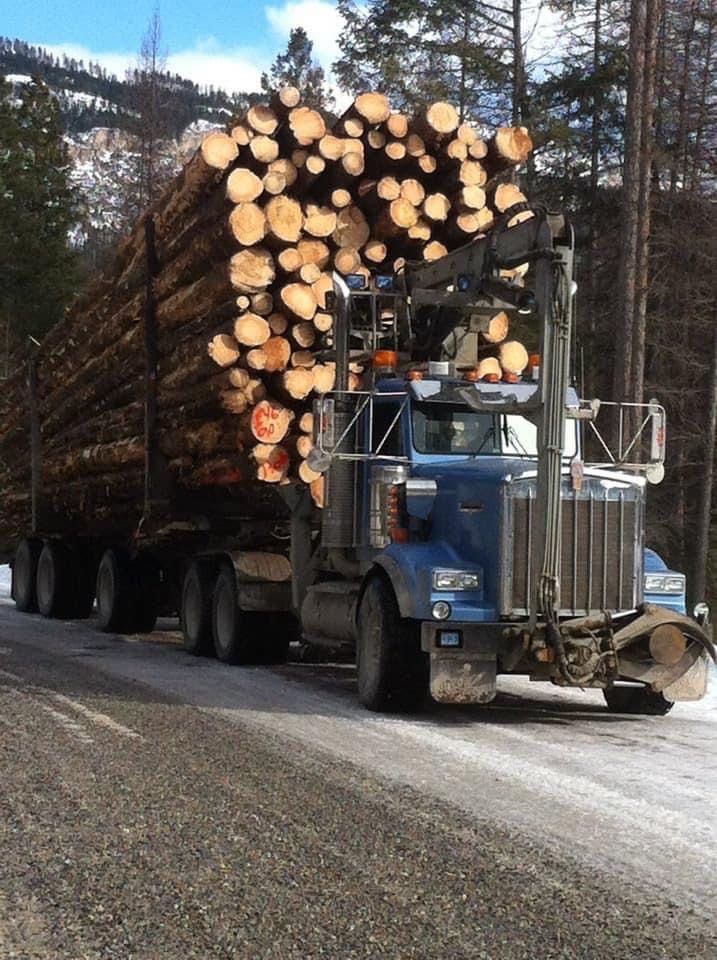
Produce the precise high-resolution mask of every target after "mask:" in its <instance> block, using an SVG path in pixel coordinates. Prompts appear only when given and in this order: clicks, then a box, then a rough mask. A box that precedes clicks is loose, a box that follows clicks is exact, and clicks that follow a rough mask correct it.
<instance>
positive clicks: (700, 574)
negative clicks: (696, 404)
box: [690, 325, 717, 602]
mask: <svg viewBox="0 0 717 960" xmlns="http://www.w3.org/2000/svg"><path fill="white" fill-rule="evenodd" d="M707 402H708V408H707V423H706V424H705V429H706V437H705V447H704V464H703V469H702V480H701V482H700V493H699V502H698V509H697V542H696V544H695V564H694V571H693V574H692V587H691V589H690V595H691V598H692V601H693V602H697V601H700V600H704V599H705V596H706V592H707V559H708V555H709V547H710V521H711V519H712V490H713V486H714V464H715V432H716V431H717V325H714V326H713V334H712V368H711V373H710V385H709V395H708V401H707Z"/></svg>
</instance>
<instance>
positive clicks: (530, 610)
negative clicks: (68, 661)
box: [12, 208, 715, 714]
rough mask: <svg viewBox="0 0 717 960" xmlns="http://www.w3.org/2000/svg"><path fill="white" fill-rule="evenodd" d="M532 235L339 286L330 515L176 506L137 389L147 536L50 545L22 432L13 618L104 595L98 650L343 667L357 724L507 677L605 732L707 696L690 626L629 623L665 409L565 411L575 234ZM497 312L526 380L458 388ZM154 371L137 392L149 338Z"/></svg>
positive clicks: (634, 611) (265, 502)
mask: <svg viewBox="0 0 717 960" xmlns="http://www.w3.org/2000/svg"><path fill="white" fill-rule="evenodd" d="M531 210H534V208H531ZM515 212H516V210H515V209H511V210H510V211H508V212H507V214H506V216H505V218H504V223H506V222H507V220H508V218H509V216H512V215H514V214H515ZM534 212H535V214H536V215H535V216H533V217H532V219H529V220H527V221H526V222H523V223H520V224H519V225H517V226H513V227H511V228H510V229H507V228H500V227H497V228H496V229H495V230H494V231H493V232H492V233H491V234H490V236H488V237H484V238H481V239H478V240H477V241H475V242H473V243H471V244H468V245H467V246H464V247H461V248H459V249H457V250H455V251H453V252H452V253H450V254H448V255H447V256H445V257H442V258H440V259H438V260H436V261H434V262H431V263H421V264H413V263H408V264H406V266H405V268H404V269H403V270H402V271H401V272H400V273H398V274H396V275H391V276H385V277H384V276H375V277H373V278H372V280H371V281H370V283H368V284H367V283H366V280H365V278H364V277H362V276H356V277H352V276H349V277H346V278H343V277H340V276H339V275H338V274H336V275H335V287H334V293H333V297H331V298H330V301H331V302H330V308H331V310H332V312H333V314H334V331H335V335H334V342H333V346H332V348H331V349H332V356H331V357H330V358H329V359H333V360H335V362H336V365H337V367H336V371H337V375H336V385H335V389H334V390H332V391H331V392H330V393H327V394H326V395H324V396H322V397H321V398H320V399H319V400H317V401H316V403H315V407H314V449H313V450H312V452H311V454H310V455H309V463H310V466H311V468H312V470H313V471H315V472H317V473H320V474H322V475H323V476H324V477H325V481H326V486H325V491H326V492H325V503H324V508H323V510H318V509H316V507H315V506H314V505H313V503H312V500H311V497H310V496H309V491H308V488H307V487H306V486H304V485H301V484H295V483H288V484H286V485H281V486H268V485H264V486H263V489H262V490H261V491H258V490H253V492H252V493H251V495H250V496H247V494H246V492H245V491H243V490H240V489H238V488H237V487H234V486H232V484H231V483H230V482H229V480H228V481H227V484H226V486H225V487H223V488H221V489H215V490H213V492H212V493H211V495H207V494H199V493H193V494H191V495H190V494H187V493H185V494H184V495H182V496H181V497H180V496H178V495H177V493H176V491H173V489H172V485H171V483H170V482H169V481H168V480H167V473H166V471H165V470H163V465H162V458H161V455H160V454H159V452H158V450H157V449H156V446H155V445H154V444H153V440H152V437H153V433H152V415H153V414H152V392H151V388H152V379H151V376H148V378H147V404H146V406H147V426H146V447H147V449H146V464H145V475H146V481H145V497H144V503H143V504H138V507H137V514H138V518H137V519H138V520H139V522H138V523H137V524H136V525H135V526H134V527H133V528H132V529H131V530H129V529H123V528H122V526H121V525H119V524H118V525H117V526H116V528H115V529H113V528H112V525H111V523H110V525H109V526H107V527H106V528H103V529H102V531H99V530H97V529H92V528H91V527H87V528H83V527H82V525H81V524H78V525H73V528H72V529H65V527H66V522H65V521H64V520H63V517H62V516H60V515H53V514H52V513H51V512H48V510H47V509H46V507H45V506H44V505H43V503H42V498H41V497H40V496H39V494H38V493H37V491H36V490H35V483H36V478H37V477H38V476H39V461H40V458H41V450H40V443H39V437H38V431H37V429H35V428H33V430H31V443H32V448H33V529H32V530H31V531H28V534H27V537H26V538H25V539H24V540H23V541H22V542H21V543H20V544H19V545H18V546H17V548H16V550H15V552H14V556H13V557H12V562H13V596H14V598H15V601H16V604H17V606H18V608H19V609H21V610H27V611H29V610H33V609H37V608H39V610H40V612H41V613H43V614H44V615H46V616H71V617H77V616H88V615H89V614H90V611H91V610H92V607H93V603H94V600H95V597H96V600H97V608H98V618H99V625H100V627H101V629H103V630H105V631H107V632H117V633H121V632H139V631H146V630H151V629H152V627H153V625H154V623H155V620H156V617H157V616H158V614H160V613H176V612H179V615H180V619H181V624H182V631H183V636H184V643H185V646H186V648H187V650H189V651H190V652H192V653H195V654H214V655H216V656H217V657H218V658H219V659H220V660H223V661H226V662H232V663H256V662H272V661H276V660H279V659H281V658H283V657H285V656H286V654H287V651H288V647H289V643H290V642H291V641H292V640H299V639H301V640H303V642H304V643H305V644H308V645H312V646H318V647H324V648H329V649H346V648H349V649H353V650H355V654H356V663H357V674H358V693H359V698H360V700H361V702H362V703H363V704H364V705H365V706H366V707H368V708H369V709H372V710H413V709H417V708H418V707H420V705H421V703H422V702H423V701H424V700H425V699H426V697H427V694H428V692H429V691H430V695H431V696H432V697H433V698H434V699H435V700H437V701H441V702H448V703H485V702H488V701H490V700H491V699H492V698H493V696H494V695H495V689H496V676H497V675H498V674H501V673H520V674H525V675H528V676H530V678H531V679H534V680H546V681H551V682H552V683H555V684H559V685H564V686H581V687H598V688H602V689H603V690H604V694H605V698H606V701H607V705H608V707H609V708H610V709H613V710H617V711H620V712H632V713H652V714H661V713H666V712H667V710H668V709H669V708H670V706H671V704H672V703H673V702H674V701H677V700H691V699H698V698H699V697H701V696H702V695H703V694H704V692H705V689H706V682H707V667H708V658H710V657H711V658H712V659H714V657H715V650H714V647H713V645H712V642H711V639H710V636H709V633H708V630H707V627H706V624H704V623H698V622H697V621H696V620H694V619H692V618H689V617H687V616H684V615H682V614H680V613H678V612H675V611H673V610H669V609H665V608H662V607H659V606H656V605H654V604H645V603H644V602H643V572H644V571H643V566H644V524H645V495H646V489H647V483H648V482H649V481H659V479H661V475H662V472H663V462H664V442H665V416H664V410H663V408H662V407H661V406H660V405H659V404H658V403H657V402H655V401H651V402H650V403H649V404H645V405H634V404H633V405H629V404H622V405H621V404H606V403H601V402H599V401H596V400H592V401H584V400H581V399H579V397H578V395H577V393H576V391H575V389H574V387H573V385H572V384H571V378H570V372H569V368H570V365H571V344H572V330H571V326H572V311H573V297H574V290H575V285H574V282H573V241H572V231H571V228H570V226H569V225H567V224H566V223H565V221H564V220H563V218H561V217H556V216H552V215H549V214H547V213H544V212H540V211H539V210H534ZM526 270H527V272H526ZM522 274H525V278H524V280H523V279H521V280H517V279H516V278H518V277H519V276H521V275H522ZM496 310H504V311H506V313H507V314H508V315H509V316H510V317H511V319H513V320H515V321H516V322H517V323H522V324H523V325H524V326H525V327H526V329H529V330H531V331H532V333H533V336H534V339H535V340H536V342H537V343H539V349H540V352H539V355H536V356H534V357H533V358H532V362H531V366H530V368H529V376H528V378H526V379H520V378H518V377H508V378H507V379H506V378H503V379H498V377H487V378H484V379H481V380H477V379H476V377H475V374H474V373H470V372H469V373H468V374H467V375H466V374H465V373H464V372H463V370H462V369H461V368H462V364H461V355H462V352H463V351H464V350H465V349H466V347H467V346H468V347H469V346H470V345H471V342H472V344H473V346H472V350H473V357H475V351H476V346H475V344H476V342H477V340H476V338H477V334H478V332H479V331H480V330H481V329H484V326H483V325H484V324H485V323H486V322H487V320H488V319H489V318H490V317H491V316H494V315H495V312H496ZM471 338H473V340H471ZM146 348H147V354H148V369H149V368H150V361H151V354H152V347H151V331H150V335H149V336H148V337H147V343H146ZM367 362H370V364H371V366H372V370H371V373H370V374H369V379H368V382H367V383H364V387H365V389H362V390H359V391H356V390H350V389H349V376H350V372H351V368H352V364H355V363H361V364H364V365H365V364H366V363H367ZM470 366H471V368H473V367H474V366H475V364H474V363H473V364H470ZM508 381H510V382H508ZM30 387H31V388H32V376H31V377H30ZM30 413H31V422H32V390H31V400H30ZM606 418H607V419H609V421H610V429H609V431H606V430H604V429H602V430H601V429H600V427H599V423H600V421H601V419H602V420H605V419H606ZM590 451H597V456H595V457H593V458H592V461H593V462H588V461H589V460H591V458H590V457H589V456H588V454H589V452H590ZM140 518H141V519H140Z"/></svg>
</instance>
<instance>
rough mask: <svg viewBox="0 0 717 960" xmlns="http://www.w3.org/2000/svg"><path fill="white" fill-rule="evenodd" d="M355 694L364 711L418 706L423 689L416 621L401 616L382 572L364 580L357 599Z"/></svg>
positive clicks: (424, 660) (423, 656) (423, 664)
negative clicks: (365, 709)
mask: <svg viewBox="0 0 717 960" xmlns="http://www.w3.org/2000/svg"><path fill="white" fill-rule="evenodd" d="M356 672H357V676H358V695H359V700H360V701H361V703H362V704H363V705H364V706H365V707H367V708H368V709H369V710H385V711H396V712H405V711H412V710H419V709H420V708H421V707H422V706H423V704H424V703H425V700H426V695H427V692H428V658H427V656H426V654H424V653H423V652H422V651H421V642H420V634H419V632H418V627H417V624H415V623H414V622H412V621H411V620H407V619H405V618H402V617H401V614H400V611H399V609H398V603H397V601H396V596H395V594H394V592H393V590H392V588H391V586H390V584H388V583H387V582H386V581H385V580H384V579H383V578H382V577H373V578H372V579H371V580H369V582H368V584H367V586H366V589H365V590H364V593H363V596H362V598H361V605H360V607H359V615H358V642H357V647H356Z"/></svg>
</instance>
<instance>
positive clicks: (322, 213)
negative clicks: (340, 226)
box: [304, 203, 336, 239]
mask: <svg viewBox="0 0 717 960" xmlns="http://www.w3.org/2000/svg"><path fill="white" fill-rule="evenodd" d="M335 229H336V211H335V210H332V209H331V207H322V206H318V205H317V204H315V203H308V204H307V205H306V207H305V209H304V232H305V233H308V234H309V236H310V237H316V238H318V239H324V238H325V237H330V236H331V234H332V233H333V232H334V230H335Z"/></svg>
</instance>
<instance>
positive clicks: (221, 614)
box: [212, 564, 254, 663]
mask: <svg viewBox="0 0 717 960" xmlns="http://www.w3.org/2000/svg"><path fill="white" fill-rule="evenodd" d="M212 635H213V638H214V652H215V653H216V655H217V660H221V661H223V662H224V663H250V662H251V661H252V659H253V652H254V651H253V644H252V639H253V638H252V636H251V623H250V618H249V617H248V616H247V614H246V613H244V611H242V610H240V609H239V598H238V596H237V582H236V574H235V573H234V569H233V567H231V566H229V564H223V565H222V567H221V569H220V570H219V575H218V576H217V579H216V583H215V585H214V596H213V598H212Z"/></svg>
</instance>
